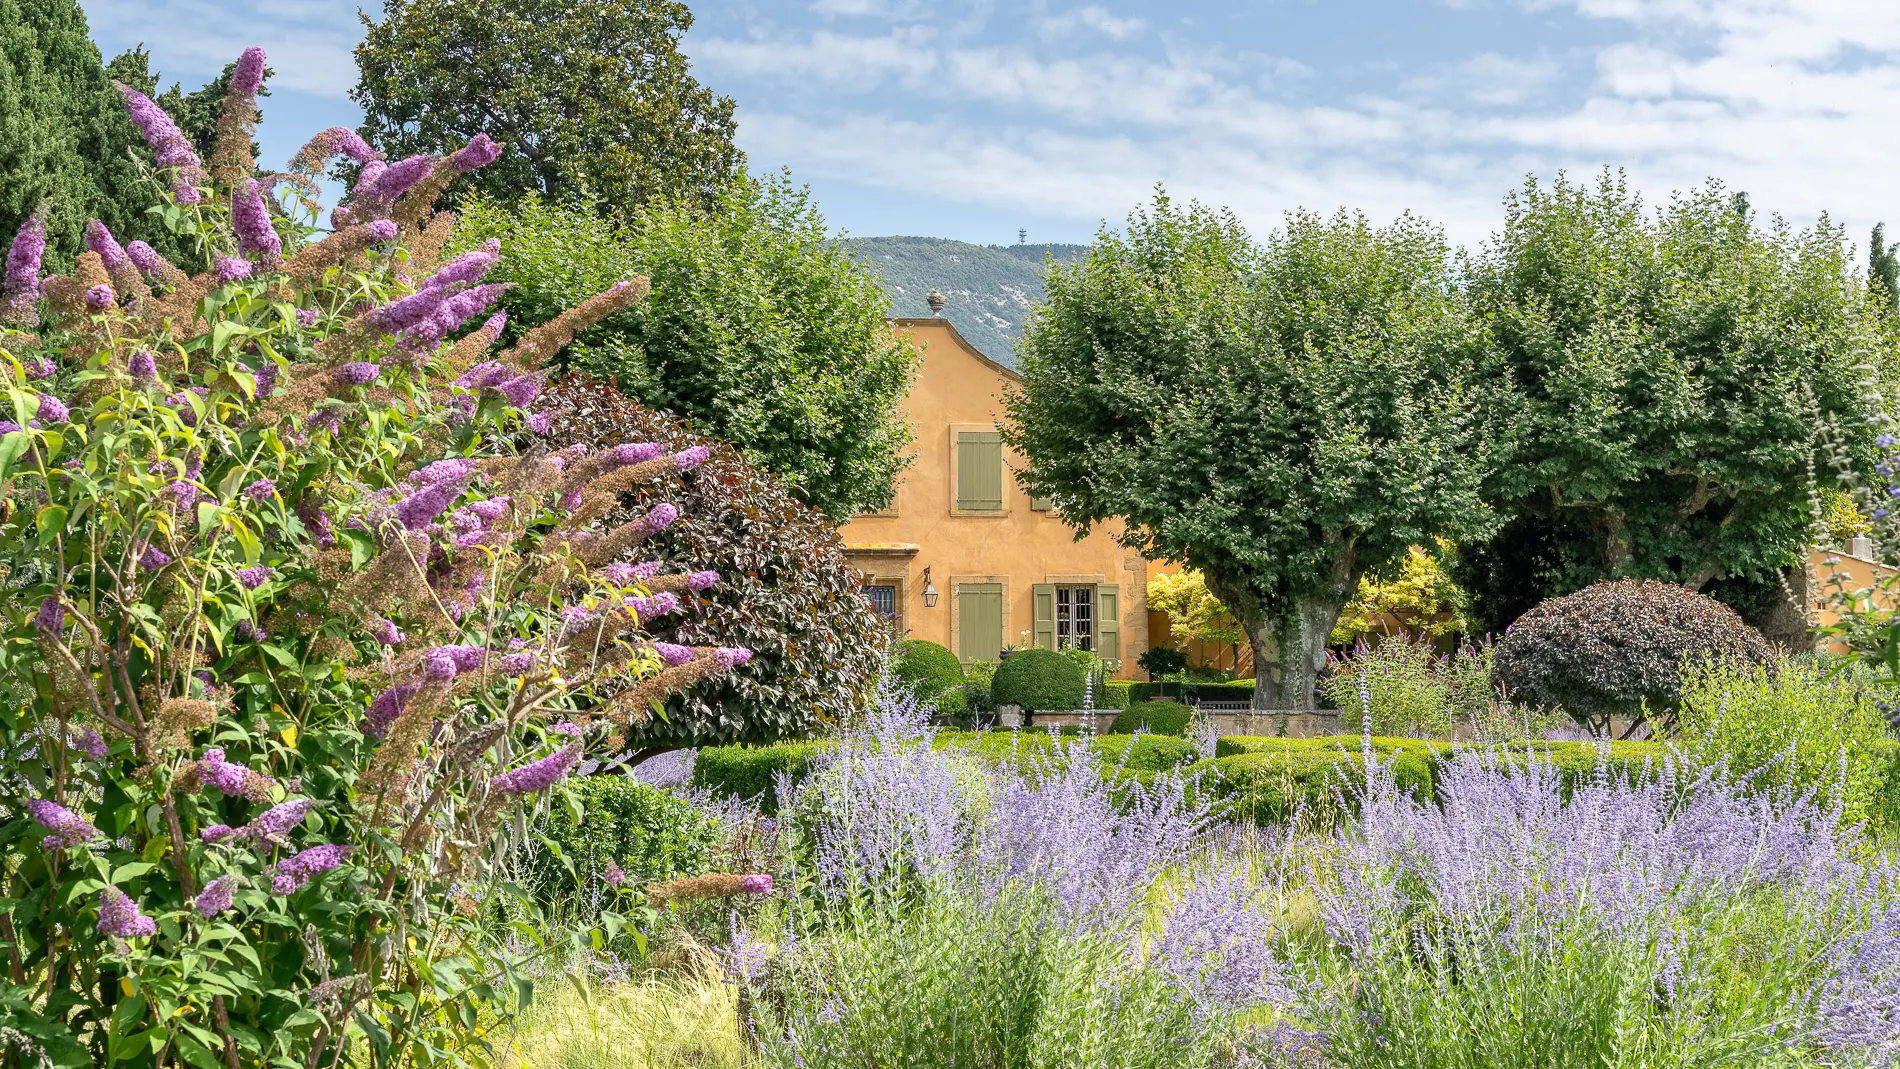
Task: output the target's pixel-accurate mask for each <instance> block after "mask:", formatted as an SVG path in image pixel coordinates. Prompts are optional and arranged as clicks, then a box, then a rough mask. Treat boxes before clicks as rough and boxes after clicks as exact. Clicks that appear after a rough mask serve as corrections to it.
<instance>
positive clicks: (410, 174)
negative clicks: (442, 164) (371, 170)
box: [358, 154, 435, 202]
mask: <svg viewBox="0 0 1900 1069" xmlns="http://www.w3.org/2000/svg"><path fill="white" fill-rule="evenodd" d="M434 167H435V157H434V156H430V155H426V154H424V155H419V156H410V157H409V158H408V159H404V160H398V161H396V162H395V163H392V164H390V165H389V166H387V167H385V168H383V169H382V170H381V171H380V172H378V173H377V175H376V178H375V180H374V181H372V182H371V183H370V184H369V189H368V190H366V192H367V194H368V196H369V197H370V198H371V199H373V200H378V201H383V202H388V201H393V200H395V199H396V198H397V197H400V196H402V195H403V194H404V193H407V192H409V190H410V189H412V188H414V187H415V184H416V183H417V182H420V181H422V180H423V179H424V178H427V177H429V172H430V171H431V170H432V169H434ZM364 170H365V171H368V168H367V167H365V168H364ZM358 184H359V185H360V184H361V183H358Z"/></svg>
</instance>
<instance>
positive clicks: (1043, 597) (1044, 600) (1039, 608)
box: [1029, 583, 1056, 650]
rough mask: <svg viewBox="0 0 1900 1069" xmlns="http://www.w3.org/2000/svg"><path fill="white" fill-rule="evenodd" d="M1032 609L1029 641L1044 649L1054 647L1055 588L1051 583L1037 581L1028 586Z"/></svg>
mask: <svg viewBox="0 0 1900 1069" xmlns="http://www.w3.org/2000/svg"><path fill="white" fill-rule="evenodd" d="M1029 601H1030V605H1031V606H1032V607H1033V609H1034V613H1033V616H1034V619H1033V623H1032V630H1031V631H1030V632H1029V638H1030V641H1031V642H1033V643H1034V644H1035V645H1036V646H1038V647H1039V648H1041V649H1045V650H1052V649H1055V648H1056V588H1055V585H1054V584H1053V583H1037V584H1036V585H1035V586H1032V587H1030V588H1029Z"/></svg>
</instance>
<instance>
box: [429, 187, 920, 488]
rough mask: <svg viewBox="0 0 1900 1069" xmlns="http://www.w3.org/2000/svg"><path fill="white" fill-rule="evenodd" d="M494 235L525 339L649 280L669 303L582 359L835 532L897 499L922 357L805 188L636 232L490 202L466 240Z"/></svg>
mask: <svg viewBox="0 0 1900 1069" xmlns="http://www.w3.org/2000/svg"><path fill="white" fill-rule="evenodd" d="M482 173H486V172H485V171H484V172H482ZM490 237H494V238H499V239H500V240H501V251H502V262H501V263H500V264H499V265H498V266H497V267H496V268H495V269H494V270H493V271H491V272H490V273H489V276H488V280H489V281H490V282H502V283H508V284H510V285H512V286H513V287H514V288H513V289H510V290H509V291H508V293H507V294H505V295H504V296H503V297H502V302H501V303H502V306H503V307H504V308H505V309H507V311H508V316H509V323H508V329H509V331H510V332H511V333H510V337H512V336H514V335H515V334H518V333H519V332H521V331H525V330H528V329H531V328H533V327H535V326H537V325H539V324H541V323H545V322H547V321H548V320H549V319H552V318H554V317H555V316H556V315H559V314H560V313H561V312H563V311H565V310H567V309H569V308H572V307H574V306H575V305H577V304H579V303H580V302H582V301H584V300H586V299H587V298H588V297H591V296H593V295H594V294H596V293H599V292H600V291H602V290H604V289H606V288H607V287H609V286H612V285H613V284H614V283H616V282H618V281H620V280H622V279H627V278H632V277H634V276H636V275H646V276H647V277H648V278H650V279H651V280H652V283H653V293H652V296H650V297H648V298H647V299H646V300H645V301H642V302H641V303H640V304H638V305H637V306H635V307H633V308H631V309H628V310H627V311H625V312H622V313H620V314H618V315H616V316H613V317H612V318H610V319H608V320H607V321H606V322H603V323H601V324H600V325H599V326H597V327H594V328H593V329H591V330H589V331H587V332H586V333H584V334H582V335H581V337H580V338H579V340H578V341H577V342H576V343H575V344H573V345H571V346H569V347H568V349H567V359H568V361H569V364H570V366H571V367H573V368H574V369H576V370H579V371H583V372H586V373H587V374H591V375H594V376H596V377H599V378H602V379H609V380H612V381H613V382H615V383H616V384H617V385H618V386H619V387H620V390H621V392H623V393H625V394H626V395H627V396H629V397H632V398H635V399H636V400H638V401H640V403H642V404H644V405H647V406H649V407H652V408H658V409H663V410H665V411H668V412H671V413H673V414H674V415H676V416H678V417H680V418H681V419H683V420H686V421H688V422H689V423H691V424H692V425H693V428H694V429H695V430H697V431H699V432H700V433H701V434H705V435H707V436H709V437H713V438H720V439H724V440H726V441H730V442H732V443H733V444H734V445H735V446H737V447H738V448H739V449H740V450H741V451H742V452H743V453H744V454H745V455H746V457H747V459H749V460H751V461H752V462H753V463H755V464H758V465H760V466H762V467H764V468H765V469H766V470H767V471H770V472H772V473H774V474H776V475H779V476H781V477H783V478H784V479H786V480H788V481H790V482H791V483H792V484H793V485H794V488H795V490H796V492H797V493H798V495H799V496H800V497H802V498H803V499H804V500H805V502H806V503H807V504H810V505H811V506H812V507H813V508H816V509H818V510H819V511H820V512H823V513H824V514H825V515H826V516H827V517H829V518H830V519H831V520H832V521H833V522H834V523H842V522H844V521H845V520H846V519H848V518H849V517H850V516H851V514H852V513H854V512H859V511H864V510H868V509H875V508H880V507H882V506H883V505H885V504H886V503H887V502H888V501H889V500H890V495H891V493H892V492H893V487H894V485H895V484H894V480H895V478H896V476H897V474H898V473H899V472H900V471H902V470H903V467H904V464H905V459H904V446H905V445H906V444H907V443H908V442H909V441H910V432H909V429H908V427H907V426H906V425H905V423H904V421H903V418H902V416H901V414H900V413H899V411H898V405H899V403H900V402H902V400H903V399H904V396H905V394H906V393H907V392H908V390H909V389H910V377H911V371H912V368H913V366H914V364H915V353H914V352H913V350H912V348H911V347H910V345H909V344H908V343H906V342H902V341H900V340H899V339H897V337H896V336H894V335H893V334H892V333H891V330H890V327H889V325H888V324H887V323H886V322H885V312H886V303H885V299H884V294H883V292H882V291H881V290H880V289H879V288H878V285H877V282H876V280H875V279H873V278H872V277H871V276H870V275H869V274H868V273H867V272H866V271H865V270H864V268H863V267H861V266H860V265H858V264H857V263H856V262H855V261H853V260H852V259H851V258H850V257H849V256H847V255H846V254H845V253H843V252H842V251H840V250H839V249H838V248H837V246H836V244H835V243H834V242H833V241H832V240H831V237H830V235H829V233H828V232H827V230H826V228H825V222H824V218H823V217H822V216H820V215H819V214H818V212H817V210H816V209H815V208H814V207H813V206H812V204H811V202H810V199H809V197H808V196H807V194H806V192H805V191H804V190H802V189H799V188H798V187H795V186H793V185H792V184H791V183H790V182H789V181H788V180H786V179H784V178H782V177H774V178H764V179H759V180H756V181H755V180H751V179H747V180H744V181H741V182H737V183H734V184H732V185H731V186H729V187H728V188H727V189H726V190H724V191H723V192H722V193H721V194H720V199H719V205H718V210H717V211H716V212H707V211H704V210H701V209H699V208H697V207H692V206H685V205H680V204H673V203H667V204H654V205H652V206H650V207H648V208H647V209H645V210H643V211H642V212H640V213H638V214H637V215H635V216H634V217H633V218H632V219H631V221H629V222H625V223H617V222H613V221H609V220H604V219H601V218H599V217H598V216H596V215H594V214H593V213H591V212H589V211H587V210H586V209H584V208H577V207H565V206H556V205H552V204H547V203H543V202H541V201H539V200H536V199H534V198H528V199H526V200H524V201H523V202H521V203H520V204H517V205H514V206H513V207H512V208H503V207H501V206H500V205H499V204H498V203H497V202H494V201H490V200H486V199H479V198H478V199H476V200H475V201H473V202H471V203H469V204H467V205H465V206H464V210H463V214H462V221H461V223H460V225H458V226H457V227H456V232H455V238H454V247H455V248H457V249H465V248H470V247H473V246H475V245H478V244H480V243H481V242H482V241H484V240H485V239H487V238H490Z"/></svg>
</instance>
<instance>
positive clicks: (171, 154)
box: [118, 85, 205, 204]
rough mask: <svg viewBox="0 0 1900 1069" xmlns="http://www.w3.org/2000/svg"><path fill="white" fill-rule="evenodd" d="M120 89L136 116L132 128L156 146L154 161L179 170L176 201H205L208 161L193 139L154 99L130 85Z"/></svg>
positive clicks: (132, 114)
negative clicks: (202, 187)
mask: <svg viewBox="0 0 1900 1069" xmlns="http://www.w3.org/2000/svg"><path fill="white" fill-rule="evenodd" d="M118 90H119V96H120V97H122V98H123V99H124V100H125V109H126V111H127V112H128V113H129V114H130V115H131V116H132V125H134V126H136V127H138V129H139V133H140V134H141V135H143V136H144V138H145V143H146V144H148V145H150V146H151V147H152V152H153V157H154V161H155V162H156V163H157V164H158V166H159V167H160V168H161V169H164V168H174V167H175V168H177V169H178V173H177V175H176V177H174V178H173V180H172V196H173V198H174V199H176V200H177V201H178V203H180V204H196V203H198V202H199V201H200V200H201V199H202V198H203V194H201V193H199V192H198V188H197V187H198V186H199V185H202V184H203V183H204V181H205V173H204V161H202V160H200V159H199V158H198V153H197V151H196V150H195V149H193V148H192V146H191V139H190V138H187V137H186V136H185V135H184V134H183V133H181V132H179V129H178V125H177V124H176V123H174V122H172V119H171V116H169V115H167V114H165V110H164V109H163V108H161V107H159V106H158V105H157V104H154V103H152V100H151V98H150V97H147V96H146V95H145V94H144V93H141V92H139V91H138V90H136V89H133V88H132V87H130V86H127V85H119V86H118Z"/></svg>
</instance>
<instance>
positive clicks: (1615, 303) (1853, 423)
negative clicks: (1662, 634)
mask: <svg viewBox="0 0 1900 1069" xmlns="http://www.w3.org/2000/svg"><path fill="white" fill-rule="evenodd" d="M1505 217H1506V218H1505V223H1504V228H1503V230H1502V231H1501V232H1500V233H1499V234H1497V235H1496V236H1495V237H1494V238H1493V239H1492V241H1491V242H1489V243H1488V244H1487V245H1486V247H1485V249H1484V251H1483V252H1482V253H1481V254H1479V255H1476V256H1474V257H1472V258H1471V260H1470V261H1469V263H1468V277H1469V280H1470V281H1469V291H1470V293H1471V299H1472V302H1473V305H1474V309H1475V310H1476V311H1477V312H1479V313H1481V315H1482V319H1483V322H1484V323H1485V324H1486V325H1487V328H1488V330H1489V333H1490V335H1491V340H1492V344H1493V348H1494V349H1495V351H1496V352H1497V354H1498V355H1499V357H1500V359H1502V360H1503V362H1504V364H1505V368H1504V370H1503V372H1502V374H1503V375H1504V376H1507V377H1508V379H1509V381H1511V382H1512V384H1513V387H1512V388H1513V394H1514V396H1513V399H1512V402H1511V404H1510V405H1509V406H1508V407H1507V408H1505V409H1503V410H1501V411H1503V412H1505V413H1507V414H1508V415H1507V416H1506V417H1505V418H1507V419H1508V425H1507V426H1506V427H1505V428H1504V433H1505V437H1506V440H1507V441H1508V442H1509V444H1510V445H1511V447H1512V450H1513V452H1514V458H1513V460H1512V461H1511V462H1510V463H1506V464H1500V465H1498V466H1497V467H1496V468H1495V471H1494V473H1493V475H1492V477H1491V478H1490V479H1489V480H1488V483H1487V486H1486V494H1485V496H1486V498H1487V500H1488V501H1489V502H1490V503H1491V504H1492V505H1493V506H1495V507H1499V508H1501V509H1502V510H1503V511H1504V512H1506V513H1507V514H1510V515H1512V516H1515V517H1519V518H1521V519H1520V520H1519V522H1515V523H1513V524H1512V525H1511V526H1509V527H1507V528H1506V529H1505V531H1504V532H1503V533H1502V534H1500V535H1499V538H1498V542H1497V543H1494V547H1493V548H1490V549H1478V548H1476V547H1470V546H1467V547H1464V550H1462V551H1461V552H1465V553H1471V554H1473V555H1474V556H1473V558H1472V560H1470V561H1469V562H1468V563H1467V566H1466V569H1465V570H1463V571H1461V572H1460V573H1459V574H1458V578H1459V581H1460V582H1461V583H1468V584H1469V585H1468V586H1467V589H1469V590H1471V591H1472V593H1473V594H1474V595H1476V596H1477V600H1478V601H1479V610H1478V615H1479V617H1480V618H1481V619H1482V620H1483V622H1484V624H1485V625H1486V626H1489V627H1493V628H1495V627H1497V626H1499V625H1500V623H1508V622H1509V618H1510V617H1511V614H1512V612H1513V611H1514V610H1515V609H1516V608H1517V607H1518V606H1520V605H1522V604H1523V603H1524V601H1525V600H1527V599H1526V595H1525V594H1524V593H1523V592H1522V591H1521V590H1516V589H1512V588H1513V587H1521V586H1523V585H1525V584H1527V583H1534V584H1536V586H1537V587H1538V589H1537V590H1536V594H1537V598H1536V599H1534V600H1541V598H1542V597H1547V596H1552V595H1559V594H1567V593H1570V592H1572V591H1575V590H1579V589H1581V588H1583V587H1584V586H1587V585H1588V584H1590V583H1592V582H1595V581H1597V580H1599V579H1605V578H1620V577H1647V578H1654V579H1662V580H1665V581H1670V582H1676V583H1681V584H1683V585H1685V586H1687V587H1689V588H1690V589H1693V590H1701V589H1703V588H1704V587H1705V586H1707V585H1708V584H1709V582H1710V581H1711V580H1714V579H1717V578H1720V577H1723V576H1731V577H1733V576H1739V577H1746V578H1749V579H1753V580H1757V581H1772V580H1773V579H1774V578H1775V577H1776V576H1777V575H1778V574H1779V572H1780V571H1781V569H1783V568H1786V567H1788V566H1790V565H1793V564H1794V563H1795V562H1796V561H1797V559H1798V557H1799V555H1800V554H1801V552H1802V551H1804V550H1805V549H1806V547H1807V545H1808V542H1809V538H1810V536H1811V533H1812V530H1813V524H1814V520H1815V517H1814V516H1813V515H1812V508H1811V503H1810V472H1811V471H1812V468H1811V465H1822V466H1823V470H1824V471H1825V470H1826V468H1825V465H1826V464H1827V463H1828V456H1827V454H1826V451H1825V450H1824V449H1823V448H1822V446H1823V437H1818V436H1817V432H1823V435H1824V436H1832V437H1833V438H1834V440H1835V441H1834V444H1835V445H1836V446H1838V447H1839V449H1840V450H1841V451H1842V452H1841V458H1842V459H1843V460H1845V461H1848V462H1851V463H1854V464H1857V465H1859V464H1862V463H1870V462H1871V455H1872V437H1873V433H1874V432H1873V429H1872V422H1871V421H1870V419H1869V417H1870V415H1871V414H1872V413H1871V411H1870V409H1869V404H1870V401H1869V400H1868V398H1869V396H1870V389H1871V384H1870V382H1869V381H1868V375H1869V373H1870V368H1869V367H1868V365H1867V363H1866V361H1865V357H1864V355H1863V354H1866V353H1870V352H1877V351H1880V350H1881V349H1882V348H1883V343H1882V339H1881V337H1880V330H1881V326H1880V320H1881V319H1882V318H1883V317H1882V316H1881V315H1879V314H1876V313H1877V306H1876V305H1875V304H1874V303H1873V301H1872V300H1871V299H1870V297H1869V296H1868V292H1867V289H1866V288H1865V287H1863V286H1860V285H1851V284H1848V283H1849V279H1850V278H1851V274H1852V272H1851V265H1850V264H1849V263H1848V262H1847V260H1846V248H1847V243H1846V242H1845V241H1844V239H1843V235H1842V233H1841V232H1840V231H1839V230H1838V229H1837V228H1835V227H1834V226H1833V225H1832V224H1830V223H1829V222H1827V221H1826V219H1825V218H1823V220H1822V222H1821V223H1820V224H1819V225H1818V226H1817V227H1816V228H1815V229H1813V230H1810V231H1804V232H1800V233H1795V232H1793V231H1790V230H1789V229H1787V228H1786V227H1785V226H1784V225H1783V224H1781V223H1780V222H1779V221H1776V222H1775V223H1774V224H1773V225H1772V226H1771V227H1770V228H1768V229H1765V230H1758V229H1756V227H1755V222H1754V219H1753V218H1752V217H1751V216H1750V215H1749V214H1748V212H1747V210H1746V206H1745V201H1741V200H1737V199H1736V198H1733V197H1731V196H1730V195H1729V194H1728V192H1727V191H1726V190H1724V189H1723V188H1722V186H1721V185H1720V184H1719V183H1715V182H1711V183H1710V184H1709V185H1707V186H1705V187H1703V188H1700V189H1697V190H1693V191H1691V192H1689V193H1686V194H1681V195H1678V196H1677V197H1675V198H1673V199H1672V200H1671V202H1670V203H1669V204H1668V205H1667V206H1665V207H1662V208H1661V209H1660V210H1659V211H1657V212H1653V213H1652V212H1648V211H1646V209H1645V208H1644V206H1643V205H1642V203H1641V201H1640V199H1639V198H1638V197H1636V196H1635V195H1634V194H1633V193H1631V192H1630V191H1629V190H1628V189H1627V188H1626V187H1625V186H1624V184H1623V182H1622V181H1621V179H1620V178H1619V177H1618V176H1614V175H1611V174H1609V173H1607V172H1606V173H1605V174H1604V175H1603V177H1602V178H1601V180H1600V181H1599V182H1598V183H1597V184H1596V186H1595V188H1594V189H1592V188H1589V187H1588V186H1587V185H1580V184H1571V183H1570V182H1568V181H1566V180H1565V179H1563V178H1562V177H1559V179H1558V180H1557V181H1556V182H1555V183H1553V184H1551V185H1549V186H1542V185H1539V184H1538V183H1537V182H1536V181H1534V180H1533V181H1530V182H1527V183H1526V184H1525V186H1524V187H1523V189H1521V190H1519V191H1518V192H1516V193H1514V194H1512V195H1511V196H1510V197H1509V198H1508V199H1507V200H1506V202H1505ZM1871 396H1878V395H1877V394H1872V395H1871ZM1817 424H1818V426H1817ZM1861 470H1865V468H1864V467H1863V468H1861ZM1527 528H1528V530H1529V531H1530V532H1531V538H1530V539H1529V540H1528V541H1527V540H1526V539H1525V532H1526V529H1527ZM1491 554H1496V555H1499V556H1501V557H1502V559H1501V560H1499V561H1497V562H1495V563H1492V564H1488V565H1481V564H1479V563H1478V559H1479V558H1482V557H1484V556H1487V555H1491ZM1487 573H1488V577H1489V582H1486V581H1483V579H1484V577H1485V576H1486V574H1487ZM1487 598H1492V599H1495V601H1494V603H1493V604H1489V605H1487V604H1485V601H1486V600H1487Z"/></svg>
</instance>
